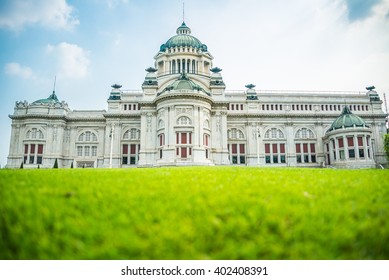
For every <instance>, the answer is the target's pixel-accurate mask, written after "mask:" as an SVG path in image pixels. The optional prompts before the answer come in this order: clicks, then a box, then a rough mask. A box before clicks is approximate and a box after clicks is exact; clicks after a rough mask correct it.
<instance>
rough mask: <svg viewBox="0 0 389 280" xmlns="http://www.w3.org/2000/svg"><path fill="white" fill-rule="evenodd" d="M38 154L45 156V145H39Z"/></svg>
mask: <svg viewBox="0 0 389 280" xmlns="http://www.w3.org/2000/svg"><path fill="white" fill-rule="evenodd" d="M38 154H39V155H41V154H43V144H38Z"/></svg>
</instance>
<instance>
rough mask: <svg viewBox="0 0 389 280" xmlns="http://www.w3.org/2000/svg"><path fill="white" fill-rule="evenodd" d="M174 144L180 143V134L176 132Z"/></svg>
mask: <svg viewBox="0 0 389 280" xmlns="http://www.w3.org/2000/svg"><path fill="white" fill-rule="evenodd" d="M176 144H180V134H179V133H176Z"/></svg>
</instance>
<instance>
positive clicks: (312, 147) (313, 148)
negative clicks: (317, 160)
mask: <svg viewBox="0 0 389 280" xmlns="http://www.w3.org/2000/svg"><path fill="white" fill-rule="evenodd" d="M311 153H315V144H313V143H312V144H311Z"/></svg>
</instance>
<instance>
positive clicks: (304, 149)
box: [303, 143, 308, 153]
mask: <svg viewBox="0 0 389 280" xmlns="http://www.w3.org/2000/svg"><path fill="white" fill-rule="evenodd" d="M303 152H304V153H308V144H307V143H304V144H303Z"/></svg>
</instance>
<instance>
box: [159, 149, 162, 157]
mask: <svg viewBox="0 0 389 280" xmlns="http://www.w3.org/2000/svg"><path fill="white" fill-rule="evenodd" d="M159 158H162V150H159Z"/></svg>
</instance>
